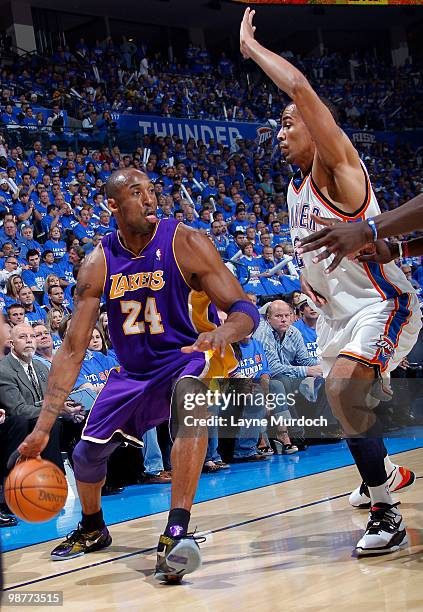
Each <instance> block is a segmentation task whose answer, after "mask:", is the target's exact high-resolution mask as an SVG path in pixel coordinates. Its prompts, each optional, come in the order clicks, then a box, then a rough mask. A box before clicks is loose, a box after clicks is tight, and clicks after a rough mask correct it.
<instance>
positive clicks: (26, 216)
mask: <svg viewBox="0 0 423 612" xmlns="http://www.w3.org/2000/svg"><path fill="white" fill-rule="evenodd" d="M12 210H13V214H14V215H15V217H16V218H17V220H18V221H19V222H25V221H28V222H30V223H33V222H34V221H35V220H39V219H41V215H40V214H39V213H38V211H36V209H35V205H34V202H32V201H31V200H30V198H29V193H28V192H27V191H20V192H19V200H16V201H15V203H14V204H13V207H12ZM34 213H37V216H35V214H34Z"/></svg>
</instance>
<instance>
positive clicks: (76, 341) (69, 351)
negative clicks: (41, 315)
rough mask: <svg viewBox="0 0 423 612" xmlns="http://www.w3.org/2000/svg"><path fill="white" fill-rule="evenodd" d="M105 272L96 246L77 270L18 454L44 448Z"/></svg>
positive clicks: (80, 355)
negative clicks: (65, 323)
mask: <svg viewBox="0 0 423 612" xmlns="http://www.w3.org/2000/svg"><path fill="white" fill-rule="evenodd" d="M105 273H106V270H105V263H104V257H103V254H102V252H101V247H97V248H96V249H95V250H94V251H93V252H92V253H91V254H90V255H89V256H88V257H87V258H86V260H85V261H84V263H83V264H82V266H81V269H80V270H79V274H78V282H77V284H76V289H75V296H74V311H73V314H72V319H71V323H70V326H69V330H68V332H67V333H66V336H65V339H64V340H63V344H62V345H61V347H60V348H59V350H58V351H57V353H56V354H55V356H54V359H53V364H52V367H51V370H50V374H49V377H48V384H47V391H46V394H45V397H44V401H43V406H42V408H41V412H40V415H39V417H38V420H37V423H36V425H35V428H34V430H33V432H32V433H31V434H30V435H29V436H27V438H26V439H25V440H24V441H23V442H22V444H21V445H20V447H19V449H18V450H19V452H20V453H21V455H24V456H26V457H35V456H37V455H39V453H40V452H42V451H43V450H44V448H45V446H46V444H47V442H48V436H49V433H50V430H51V428H52V427H53V424H54V422H55V421H56V418H57V416H58V415H59V413H60V412H61V410H62V408H63V405H64V402H65V400H66V398H67V397H68V395H69V393H70V391H71V390H72V387H73V385H74V384H75V380H76V378H77V376H78V374H79V370H80V368H81V363H82V361H83V359H84V356H85V352H86V350H87V348H88V345H89V343H90V340H91V335H92V331H93V329H94V326H95V323H96V321H97V317H98V309H99V306H100V298H101V295H102V293H103V282H104V275H105Z"/></svg>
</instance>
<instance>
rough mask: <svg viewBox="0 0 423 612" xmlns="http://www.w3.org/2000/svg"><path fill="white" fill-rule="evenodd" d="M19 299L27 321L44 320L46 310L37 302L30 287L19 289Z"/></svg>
mask: <svg viewBox="0 0 423 612" xmlns="http://www.w3.org/2000/svg"><path fill="white" fill-rule="evenodd" d="M19 301H20V303H21V304H22V306H23V307H24V308H25V319H26V320H27V321H28V322H29V323H33V322H35V321H43V322H44V321H45V319H46V311H45V310H43V309H42V308H40V306H39V305H38V304H37V302H36V301H35V296H34V293H33V292H32V289H31V288H30V287H22V289H21V290H20V291H19Z"/></svg>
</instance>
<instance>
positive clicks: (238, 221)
mask: <svg viewBox="0 0 423 612" xmlns="http://www.w3.org/2000/svg"><path fill="white" fill-rule="evenodd" d="M249 226H250V222H249V220H248V219H247V209H246V208H245V206H244V204H239V205H238V206H237V207H236V215H235V219H234V221H233V222H232V223H231V224H230V225H229V231H230V233H231V234H235V232H245V231H246V230H247V227H249Z"/></svg>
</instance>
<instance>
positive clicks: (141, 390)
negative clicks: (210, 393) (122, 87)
mask: <svg viewBox="0 0 423 612" xmlns="http://www.w3.org/2000/svg"><path fill="white" fill-rule="evenodd" d="M106 189H107V195H108V206H109V208H110V210H111V211H112V212H113V215H114V217H115V219H116V221H117V224H118V228H119V229H118V231H117V232H115V233H113V234H109V235H107V236H105V237H104V238H103V241H102V243H101V245H99V246H98V247H97V248H96V249H95V250H94V251H93V253H92V254H91V255H90V256H89V257H88V258H87V259H86V261H85V262H84V264H83V266H82V267H81V270H80V272H79V274H78V282H77V287H76V292H75V295H76V302H75V309H74V314H73V316H72V321H71V324H70V328H69V331H68V332H67V334H66V337H65V340H64V342H63V344H62V345H61V348H60V349H59V351H58V352H57V353H56V355H55V358H54V360H53V365H52V369H51V373H50V376H49V381H48V388H47V393H46V396H45V400H44V403H43V408H42V410H41V413H40V416H39V419H38V422H37V425H36V427H35V429H34V431H33V432H32V433H31V434H30V435H29V436H28V437H27V438H26V440H25V441H24V442H23V443H22V445H21V446H20V447H19V452H20V453H21V454H22V455H23V456H27V457H34V456H38V455H39V453H40V452H41V451H42V450H43V448H44V447H45V445H46V442H47V440H48V435H49V431H50V429H51V427H52V425H53V423H54V422H55V419H56V417H57V415H58V413H59V412H60V409H61V407H62V405H63V402H64V400H65V398H66V397H67V396H68V394H69V392H70V390H71V389H72V387H73V385H74V383H75V380H76V378H77V375H78V372H79V369H80V366H81V362H82V360H83V358H84V355H85V351H86V349H87V346H88V344H89V341H90V338H91V332H92V330H93V327H94V325H95V323H96V320H97V317H98V312H99V305H100V298H101V296H102V294H103V292H104V294H105V298H106V304H107V313H108V319H109V330H110V336H111V339H112V342H113V348H114V350H115V351H116V355H117V358H118V361H119V363H120V366H121V367H120V368H119V369H116V370H112V371H111V372H110V375H109V377H108V380H107V383H106V384H105V386H104V388H103V390H102V391H101V392H100V394H99V396H98V398H97V400H96V402H95V403H94V405H93V408H92V409H91V411H90V414H89V416H88V419H87V422H86V425H85V428H84V430H83V433H82V436H81V440H80V442H79V443H78V445H77V446H76V448H75V451H74V453H73V461H74V470H75V477H76V480H77V485H78V492H79V497H80V500H81V505H82V520H81V522H80V523H79V525H78V527H77V529H76V530H75V531H73V532H72V533H71V534H70V535H69V536H68V537H67V538H66V539H65V540H64V541H63V542H62V543H61V544H59V546H57V547H56V548H55V549H54V550H53V551H52V553H51V557H52V559H53V560H61V559H69V558H72V557H76V556H80V555H83V554H84V553H88V552H91V551H95V550H99V549H101V548H105V547H106V546H109V545H110V544H111V541H112V540H111V537H110V534H109V531H108V529H107V527H106V526H105V524H104V521H103V515H102V510H101V487H102V485H103V483H104V480H105V476H106V467H107V466H106V464H107V459H108V457H109V456H110V454H111V453H112V452H113V450H114V449H115V448H117V447H118V446H119V444H120V442H121V440H122V439H123V440H127V441H129V442H131V443H133V444H141V442H140V441H141V437H142V435H143V434H144V433H145V432H146V431H147V430H148V429H151V428H152V427H155V426H156V425H158V424H159V423H162V422H164V421H166V420H168V419H169V417H170V406H171V401H172V407H173V408H174V407H175V406H174V404H175V403H176V404H177V405H176V410H177V412H178V416H181V414H182V416H183V405H182V402H183V399H184V394H185V393H190V394H192V393H195V392H196V391H200V392H202V393H203V392H204V390H205V387H204V384H203V383H202V382H201V381H200V379H201V377H208V378H211V377H215V376H222V377H223V376H226V375H227V374H228V373H229V372H230V371H232V370H234V369H235V368H236V366H237V361H236V359H235V356H234V353H233V351H232V347H231V344H230V343H232V342H236V341H238V340H241V339H242V338H244V337H245V336H246V335H248V334H249V333H251V331H252V330H253V329H255V328H256V327H257V325H258V322H259V315H258V311H257V309H256V307H255V306H253V305H252V304H251V302H249V301H248V300H246V296H245V294H244V292H243V291H242V289H241V286H240V285H239V283H238V281H237V280H236V279H235V277H234V276H233V275H232V274H231V273H230V272H229V270H228V269H227V268H226V266H225V265H224V264H223V262H222V260H221V258H220V256H219V254H218V252H217V251H216V249H215V248H214V246H213V245H212V244H211V242H210V240H209V239H208V238H207V237H206V236H203V235H202V234H200V233H199V232H196V231H194V230H192V229H190V228H187V227H186V226H185V225H183V224H182V223H179V222H178V221H176V220H175V219H166V220H161V221H158V220H157V217H156V207H157V201H156V196H155V192H154V185H153V183H152V182H151V181H150V179H149V178H148V177H147V176H146V175H145V174H144V173H142V172H140V171H138V170H135V169H132V168H130V169H123V170H118V171H116V172H115V173H114V174H112V175H111V177H110V178H109V179H108V181H107V185H106ZM211 302H213V304H216V306H217V307H218V308H220V309H221V310H223V311H225V312H226V313H228V318H227V319H226V321H225V323H224V324H223V325H222V326H219V327H218V326H217V325H216V324H215V323H214V322H213V321H212V320H211V318H214V320H216V321H217V317H216V315H217V312H216V309H215V307H214V306H213V309H214V311H213V312H211V310H212V309H211ZM176 380H178V381H179V382H178V383H177V384H176V386H174V382H175V381H176ZM172 392H173V400H172ZM203 410H204V408H199V407H197V408H195V409H194V411H191V412H190V413H189V414H192V415H194V416H196V415H197V416H205V415H204V414H202V411H203ZM181 420H182V419H180V421H181ZM191 422H192V421H191ZM181 431H182V426H180V427H179V429H178V431H177V432H176V439H175V442H174V444H173V448H172V455H171V461H172V500H171V510H170V513H169V518H168V523H167V525H166V529H165V531H164V534H163V535H162V536H161V537H160V540H159V546H158V558H157V565H156V574H155V576H156V577H157V578H158V579H160V580H161V579H165V580H168V581H175V580H176V581H179V580H180V579H181V578H182V576H183V575H184V574H187V573H190V572H193V571H194V570H195V569H197V568H198V567H199V566H200V564H201V557H200V552H199V548H198V545H197V543H196V541H195V539H194V538H193V536H189V535H188V523H189V519H190V510H191V506H192V503H193V498H194V494H195V491H196V488H197V483H198V479H199V476H200V472H201V469H202V465H203V462H204V457H205V453H206V448H207V430H206V429H204V428H203V429H201V428H192V427H190V428H189V430H188V431H187V429H185V430H184V431H183V434H184V435H181Z"/></svg>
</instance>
